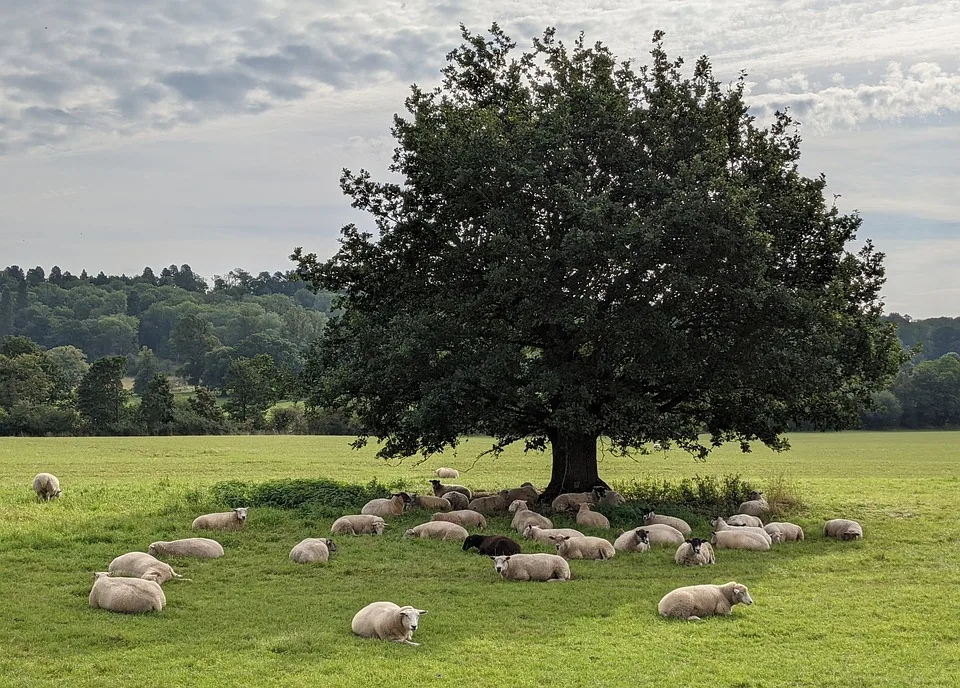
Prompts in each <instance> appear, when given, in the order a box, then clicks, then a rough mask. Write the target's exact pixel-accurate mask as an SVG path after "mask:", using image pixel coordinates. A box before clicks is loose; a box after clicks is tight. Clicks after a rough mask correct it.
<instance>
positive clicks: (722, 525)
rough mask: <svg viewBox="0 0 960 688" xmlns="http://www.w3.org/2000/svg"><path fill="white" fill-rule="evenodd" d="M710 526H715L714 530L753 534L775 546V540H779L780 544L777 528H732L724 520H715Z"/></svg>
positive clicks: (718, 518)
mask: <svg viewBox="0 0 960 688" xmlns="http://www.w3.org/2000/svg"><path fill="white" fill-rule="evenodd" d="M710 525H712V526H713V529H714V530H738V531H740V532H741V533H753V534H754V535H758V536H759V537H761V538H763V539H764V540H766V541H767V542H769V543H770V544H773V542H774V538H775V537H776V538H777V540H776V541H777V542H780V531H779V530H778V529H776V528H773V529H771V530H770V531H767V530H765V529H764V528H756V527H754V526H731V525H730V524H729V523H727V522H726V521H725V520H724V519H722V518H720V517H719V516H718V517H717V518H714V519H712V520H711V521H710Z"/></svg>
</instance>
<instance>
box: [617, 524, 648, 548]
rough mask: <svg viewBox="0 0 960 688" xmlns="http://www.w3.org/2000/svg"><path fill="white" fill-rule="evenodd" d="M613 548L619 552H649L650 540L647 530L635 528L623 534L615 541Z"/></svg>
mask: <svg viewBox="0 0 960 688" xmlns="http://www.w3.org/2000/svg"><path fill="white" fill-rule="evenodd" d="M613 548H614V549H615V550H617V551H618V552H649V551H650V539H649V537H648V536H647V531H646V529H645V528H634V529H633V530H628V531H627V532H625V533H621V534H620V537H618V538H617V539H616V540H615V541H614V543H613Z"/></svg>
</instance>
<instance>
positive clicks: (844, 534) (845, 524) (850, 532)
mask: <svg viewBox="0 0 960 688" xmlns="http://www.w3.org/2000/svg"><path fill="white" fill-rule="evenodd" d="M823 534H824V535H826V536H827V537H832V538H837V539H838V540H862V539H863V527H862V526H861V525H860V524H859V523H857V522H856V521H851V520H850V519H847V518H835V519H833V520H832V521H827V522H826V523H825V524H824V525H823Z"/></svg>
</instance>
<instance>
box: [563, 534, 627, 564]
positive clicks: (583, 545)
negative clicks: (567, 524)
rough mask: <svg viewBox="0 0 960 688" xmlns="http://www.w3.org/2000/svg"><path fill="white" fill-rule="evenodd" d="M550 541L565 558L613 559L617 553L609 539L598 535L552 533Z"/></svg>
mask: <svg viewBox="0 0 960 688" xmlns="http://www.w3.org/2000/svg"><path fill="white" fill-rule="evenodd" d="M550 541H551V542H553V544H555V545H556V546H557V554H559V555H560V556H561V557H563V558H564V559H613V557H614V555H615V554H616V551H615V550H614V549H613V545H611V544H610V541H609V540H604V539H603V538H598V537H590V536H584V537H573V538H572V537H570V536H569V535H551V536H550Z"/></svg>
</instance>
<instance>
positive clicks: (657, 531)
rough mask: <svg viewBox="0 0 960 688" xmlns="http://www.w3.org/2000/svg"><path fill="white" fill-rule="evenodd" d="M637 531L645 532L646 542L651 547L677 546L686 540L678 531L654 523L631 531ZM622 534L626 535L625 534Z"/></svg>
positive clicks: (662, 524) (671, 527)
mask: <svg viewBox="0 0 960 688" xmlns="http://www.w3.org/2000/svg"><path fill="white" fill-rule="evenodd" d="M637 530H645V531H647V540H648V541H649V543H650V544H651V545H679V544H680V543H681V542H683V541H684V540H685V539H686V538H684V537H683V533H681V532H680V531H679V530H677V529H676V528H674V527H673V526H668V525H666V524H664V523H654V524H653V525H649V526H640V527H639V528H634V529H633V531H637ZM633 531H627V532H628V533H629V532H633ZM623 534H624V535H626V533H623Z"/></svg>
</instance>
